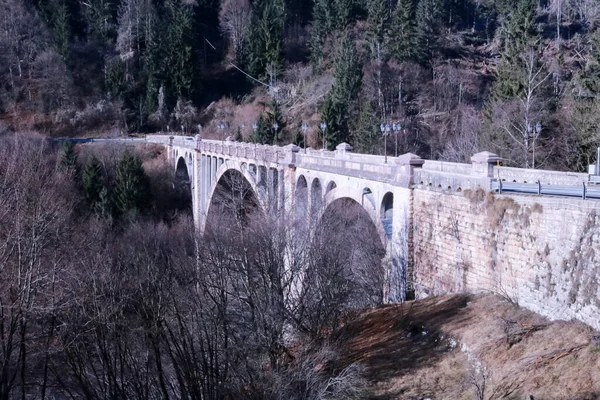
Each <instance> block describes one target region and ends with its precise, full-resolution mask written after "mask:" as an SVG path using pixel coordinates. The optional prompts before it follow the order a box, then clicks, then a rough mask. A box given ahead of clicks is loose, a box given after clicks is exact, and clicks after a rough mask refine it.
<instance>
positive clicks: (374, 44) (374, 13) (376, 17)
mask: <svg viewBox="0 0 600 400" xmlns="http://www.w3.org/2000/svg"><path fill="white" fill-rule="evenodd" d="M368 6H369V19H368V23H369V27H368V30H367V38H368V40H369V47H370V50H371V58H378V56H379V55H380V54H381V53H389V52H388V51H385V50H387V49H384V47H385V37H386V35H385V34H386V31H387V30H388V22H389V21H388V20H389V18H388V16H389V13H388V0H369V2H368Z"/></svg>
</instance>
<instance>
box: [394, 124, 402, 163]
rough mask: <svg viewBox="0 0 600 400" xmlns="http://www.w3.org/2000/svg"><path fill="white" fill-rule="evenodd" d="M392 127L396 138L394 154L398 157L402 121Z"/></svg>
mask: <svg viewBox="0 0 600 400" xmlns="http://www.w3.org/2000/svg"><path fill="white" fill-rule="evenodd" d="M392 129H393V130H394V136H395V139H396V151H395V152H394V154H395V156H396V157H398V132H400V131H401V130H402V124H400V122H397V123H395V124H393V125H392Z"/></svg>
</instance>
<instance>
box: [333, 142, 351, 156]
mask: <svg viewBox="0 0 600 400" xmlns="http://www.w3.org/2000/svg"><path fill="white" fill-rule="evenodd" d="M335 153H336V154H335V155H336V157H338V158H350V154H351V153H352V146H350V145H349V144H348V143H340V144H338V145H337V146H336V147H335Z"/></svg>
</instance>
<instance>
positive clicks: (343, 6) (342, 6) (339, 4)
mask: <svg viewBox="0 0 600 400" xmlns="http://www.w3.org/2000/svg"><path fill="white" fill-rule="evenodd" d="M330 1H331V2H332V3H333V5H334V7H335V19H334V21H335V25H334V27H335V28H336V29H340V30H344V29H346V27H347V26H348V25H349V24H350V22H352V18H353V8H354V0H330Z"/></svg>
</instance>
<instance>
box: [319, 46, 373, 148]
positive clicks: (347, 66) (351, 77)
mask: <svg viewBox="0 0 600 400" xmlns="http://www.w3.org/2000/svg"><path fill="white" fill-rule="evenodd" d="M357 58H358V57H357V54H356V47H355V45H354V42H353V41H352V40H351V39H350V37H349V36H348V35H347V34H346V35H345V36H344V38H343V39H342V43H341V45H340V47H339V50H338V52H337V55H336V60H335V70H334V73H333V77H334V82H333V86H332V87H331V90H330V91H329V93H328V94H327V98H326V100H325V104H324V106H323V112H322V115H321V119H322V120H323V121H324V122H325V123H326V124H327V128H326V131H325V132H322V131H321V130H319V135H320V137H321V138H323V136H322V135H323V134H324V133H325V135H326V140H325V143H326V147H327V148H328V149H332V148H334V147H335V146H337V145H338V144H340V143H342V142H349V141H350V137H349V132H348V130H349V126H348V121H349V110H350V105H351V103H352V102H353V101H354V100H355V99H356V97H357V96H358V91H359V90H360V85H361V81H362V69H361V66H360V64H359V63H358V60H357Z"/></svg>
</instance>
